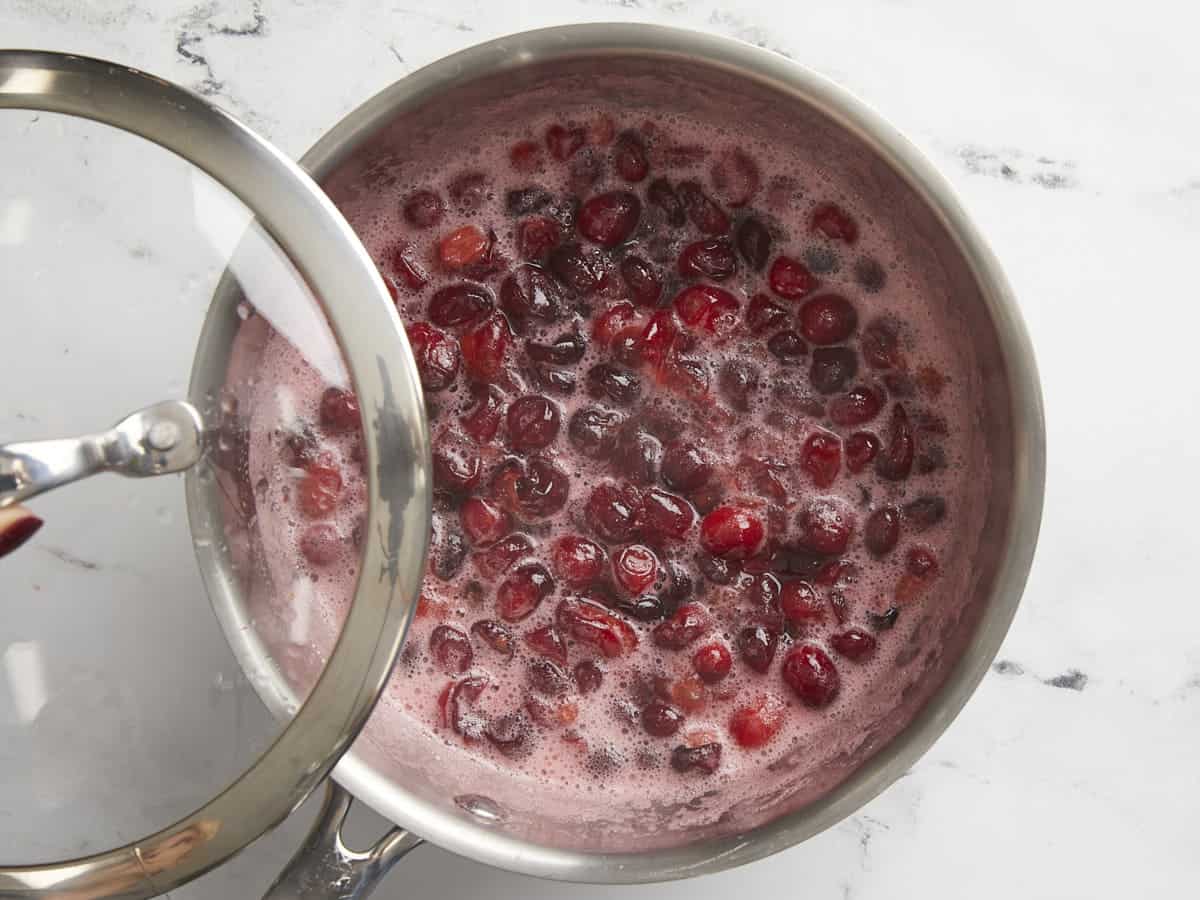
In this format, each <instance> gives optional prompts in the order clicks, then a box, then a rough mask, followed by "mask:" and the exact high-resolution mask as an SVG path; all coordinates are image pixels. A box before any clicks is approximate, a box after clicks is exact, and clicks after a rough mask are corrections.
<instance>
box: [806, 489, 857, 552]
mask: <svg viewBox="0 0 1200 900" xmlns="http://www.w3.org/2000/svg"><path fill="white" fill-rule="evenodd" d="M796 523H797V525H799V527H800V535H799V538H800V544H801V546H803V547H805V548H807V549H809V550H811V551H813V552H814V553H821V554H824V555H826V556H833V555H835V554H839V553H844V552H845V550H846V547H847V546H849V544H850V536H851V535H852V534H854V524H855V523H854V513H853V512H852V511H851V510H850V508H849V507H847V506H846V505H845V503H843V502H842V501H841V500H835V499H833V498H818V499H816V500H813V501H811V502H810V503H809V504H808V505H807V506H806V507H805V508H804V509H803V510H801V512H800V514H799V515H798V516H797V517H796Z"/></svg>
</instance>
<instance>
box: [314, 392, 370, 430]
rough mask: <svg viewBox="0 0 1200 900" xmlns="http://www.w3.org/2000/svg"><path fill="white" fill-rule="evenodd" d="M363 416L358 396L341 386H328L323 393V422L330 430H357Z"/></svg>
mask: <svg viewBox="0 0 1200 900" xmlns="http://www.w3.org/2000/svg"><path fill="white" fill-rule="evenodd" d="M360 422H361V417H360V416H359V412H358V398H357V397H355V396H354V394H352V393H350V391H344V390H342V389H341V388H335V387H331V388H326V389H325V393H324V394H322V395H321V424H322V425H324V426H325V427H326V428H327V429H328V430H330V431H357V430H358V427H359V423H360Z"/></svg>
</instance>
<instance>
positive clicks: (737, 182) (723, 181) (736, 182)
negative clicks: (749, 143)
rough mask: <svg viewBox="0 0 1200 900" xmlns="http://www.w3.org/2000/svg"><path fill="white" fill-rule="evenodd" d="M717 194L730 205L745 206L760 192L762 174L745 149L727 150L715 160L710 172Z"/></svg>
mask: <svg viewBox="0 0 1200 900" xmlns="http://www.w3.org/2000/svg"><path fill="white" fill-rule="evenodd" d="M709 175H710V176H711V177H712V183H713V187H714V188H715V189H716V192H717V194H718V195H719V196H720V197H721V199H723V200H724V201H725V202H726V203H728V204H729V205H730V206H745V205H746V204H747V203H749V202H750V200H751V199H752V198H753V197H754V195H755V194H757V193H758V187H759V184H760V183H761V181H762V176H761V175H760V174H759V171H758V163H756V162H755V161H754V160H753V159H752V158H751V157H750V155H749V154H747V153H746V152H745V151H744V150H741V149H739V148H735V149H733V150H726V151H725V152H724V153H722V154H721V155H720V156H718V157H717V158H716V160H714V161H713V165H712V169H711V171H710V172H709Z"/></svg>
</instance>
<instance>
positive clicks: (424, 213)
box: [404, 191, 446, 228]
mask: <svg viewBox="0 0 1200 900" xmlns="http://www.w3.org/2000/svg"><path fill="white" fill-rule="evenodd" d="M445 211H446V204H445V203H444V202H443V201H442V198H441V197H439V196H438V195H437V194H436V193H434V192H433V191H414V192H413V193H411V194H409V195H408V199H407V200H405V201H404V221H406V222H407V223H408V224H409V225H412V226H413V227H414V228H432V227H433V226H434V225H436V224H437V223H438V222H440V221H442V214H443V213H445Z"/></svg>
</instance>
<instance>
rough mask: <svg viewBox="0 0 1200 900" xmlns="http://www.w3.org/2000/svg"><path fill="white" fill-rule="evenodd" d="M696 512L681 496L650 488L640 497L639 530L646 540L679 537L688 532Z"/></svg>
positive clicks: (694, 519) (658, 540)
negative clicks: (640, 514)
mask: <svg viewBox="0 0 1200 900" xmlns="http://www.w3.org/2000/svg"><path fill="white" fill-rule="evenodd" d="M695 521H696V513H695V512H694V511H693V510H692V507H691V505H690V504H688V502H687V501H686V500H684V499H683V498H682V497H677V496H675V495H674V494H668V493H667V492H666V491H663V490H659V489H658V488H650V490H648V491H646V493H645V494H644V495H643V497H642V518H641V531H642V533H643V534H644V535H645V537H646V539H647V540H650V541H655V542H661V541H662V540H663V539H664V538H671V539H676V540H677V539H679V538H681V537H683V536H684V535H685V534H687V533H688V530H689V529H691V527H692V523H693V522H695Z"/></svg>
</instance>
